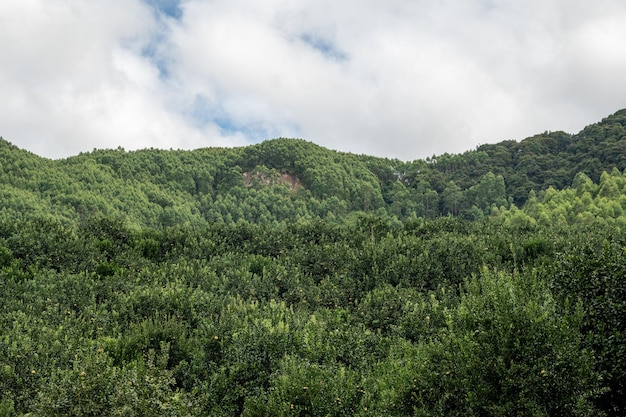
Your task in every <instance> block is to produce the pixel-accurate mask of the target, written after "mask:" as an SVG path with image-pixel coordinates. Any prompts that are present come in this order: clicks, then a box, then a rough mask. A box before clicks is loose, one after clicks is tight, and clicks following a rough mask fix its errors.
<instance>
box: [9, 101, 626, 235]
mask: <svg viewBox="0 0 626 417" xmlns="http://www.w3.org/2000/svg"><path fill="white" fill-rule="evenodd" d="M625 123H626V110H622V111H619V112H617V113H615V114H614V115H612V116H610V117H607V118H606V119H604V120H603V121H601V122H600V123H597V124H594V125H591V126H588V127H586V128H585V129H583V130H582V131H581V132H580V133H578V134H576V135H569V134H566V133H563V132H551V133H549V132H546V133H544V134H540V135H536V136H533V137H530V138H527V139H525V140H523V141H521V142H514V141H505V142H501V143H498V144H494V145H481V146H479V147H478V148H477V149H476V150H472V151H468V152H465V153H463V154H458V155H449V154H444V155H440V156H433V157H432V158H428V159H426V160H416V161H412V162H402V161H399V160H390V159H385V158H377V157H372V156H366V155H353V154H347V153H341V152H336V151H331V150H328V149H325V148H322V147H320V146H317V145H315V144H313V143H309V142H306V141H303V140H296V139H275V140H270V141H266V142H263V143H260V144H258V145H251V146H247V147H242V148H232V149H227V148H206V149H198V150H194V151H175V150H169V151H165V150H158V149H145V150H140V151H133V152H127V151H125V150H123V149H122V148H118V149H115V150H94V151H93V152H89V153H84V154H80V155H77V156H74V157H70V158H67V159H64V160H48V159H44V158H40V157H38V156H36V155H33V154H31V153H28V152H26V151H23V150H20V149H18V148H16V147H15V146H13V145H11V144H9V143H8V142H6V141H4V140H0V151H1V152H0V187H1V188H0V193H1V196H2V200H3V202H5V203H4V204H3V207H2V209H3V210H4V211H5V212H7V213H5V215H9V213H8V212H12V215H14V216H20V215H24V214H25V213H31V214H35V213H36V214H38V215H46V216H50V217H54V218H57V219H59V220H60V221H62V222H66V223H75V222H76V221H78V220H79V219H80V218H82V217H84V216H86V215H89V214H92V213H101V214H104V215H111V216H119V217H124V218H127V219H128V221H129V222H130V223H132V224H136V225H138V226H149V227H163V226H172V225H177V224H181V223H187V224H203V223H207V222H208V223H214V222H220V223H221V222H223V223H226V224H230V223H233V222H237V221H239V220H243V221H247V222H253V223H258V222H281V221H283V220H288V219H306V220H315V219H328V218H331V219H337V218H342V217H345V216H346V215H349V214H350V213H354V212H359V211H362V212H376V213H379V214H383V213H384V214H387V215H391V216H395V217H396V218H398V219H399V220H406V219H410V218H416V217H424V218H436V217H439V216H446V215H449V214H450V215H454V216H457V215H459V216H462V217H464V218H466V219H468V220H476V219H479V218H482V217H484V216H489V215H491V212H492V210H493V209H494V208H496V209H500V208H501V207H504V208H509V207H510V206H511V204H514V205H516V206H517V207H518V208H521V207H522V206H523V205H524V203H525V202H526V200H527V198H528V195H529V192H530V191H531V190H534V191H535V193H541V192H542V191H546V190H548V188H550V187H553V188H555V189H558V190H560V189H564V188H566V187H569V186H570V185H571V184H572V181H573V180H574V178H575V177H576V175H577V174H579V173H583V174H585V175H587V177H589V178H590V179H591V180H592V181H593V182H595V183H598V182H599V181H600V176H601V174H602V172H611V171H612V170H613V169H614V168H616V169H617V170H619V171H620V172H621V171H623V170H624V169H626V131H625V130H624V124H625ZM296 184H297V186H295V185H296Z"/></svg>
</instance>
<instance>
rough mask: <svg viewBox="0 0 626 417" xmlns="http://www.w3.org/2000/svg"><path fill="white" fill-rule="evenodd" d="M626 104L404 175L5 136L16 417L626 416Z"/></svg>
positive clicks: (389, 166)
mask: <svg viewBox="0 0 626 417" xmlns="http://www.w3.org/2000/svg"><path fill="white" fill-rule="evenodd" d="M625 122H626V111H624V110H623V111H619V112H617V113H615V114H614V115H612V116H610V117H608V118H606V119H604V120H603V121H601V122H600V123H598V124H594V125H591V126H588V127H587V128H585V129H584V130H583V131H581V132H580V133H578V134H575V135H569V134H566V133H563V132H551V133H549V132H546V133H544V134H541V135H537V136H533V137H531V138H528V139H525V140H523V141H521V142H514V141H506V142H501V143H499V144H495V145H481V146H479V147H478V148H477V149H476V150H472V151H468V152H466V153H463V154H460V155H448V154H445V155H441V156H433V157H432V158H428V159H426V160H417V161H413V162H403V161H399V160H390V159H385V158H377V157H372V156H367V155H353V154H346V153H340V152H335V151H331V150H328V149H324V148H322V147H319V146H317V145H315V144H312V143H309V142H306V141H303V140H295V139H276V140H271V141H266V142H263V143H260V144H258V145H252V146H248V147H242V148H234V149H225V148H224V149H222V148H219V149H218V148H207V149H198V150H194V151H175V150H169V151H165V150H158V149H145V150H140V151H133V152H127V151H125V150H123V149H121V148H119V149H115V150H94V151H93V152H89V153H84V154H80V155H77V156H74V157H70V158H67V159H63V160H49V159H45V158H40V157H38V156H36V155H34V154H32V153H29V152H27V151H24V150H21V149H19V148H17V147H15V146H13V145H11V144H10V143H8V142H6V141H4V140H0V201H1V205H0V416H25V415H31V416H88V415H98V416H155V415H167V416H268V415H272V416H274V415H275V416H467V415H480V416H511V415H516V416H601V415H606V416H621V415H624V414H625V412H626V401H625V400H624V399H625V398H626V387H625V382H626V381H625V380H624V375H626V361H625V359H624V358H626V336H625V334H624V330H623V329H624V325H625V323H626V281H625V280H624V277H625V276H626V250H625V247H626V215H625V213H626V173H625V169H626V148H625V146H626V131H624V123H625Z"/></svg>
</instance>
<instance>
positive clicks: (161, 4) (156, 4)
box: [144, 0, 183, 20]
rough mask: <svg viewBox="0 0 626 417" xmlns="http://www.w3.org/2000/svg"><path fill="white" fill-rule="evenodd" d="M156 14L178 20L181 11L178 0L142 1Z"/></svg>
mask: <svg viewBox="0 0 626 417" xmlns="http://www.w3.org/2000/svg"><path fill="white" fill-rule="evenodd" d="M144 1H145V2H146V4H148V5H149V6H151V7H152V8H153V9H154V10H156V11H157V12H158V13H160V14H163V15H165V16H169V17H171V18H174V19H177V20H178V19H180V18H181V17H182V15H183V11H182V9H181V8H180V0H144Z"/></svg>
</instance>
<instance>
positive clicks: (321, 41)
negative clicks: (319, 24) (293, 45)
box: [300, 33, 348, 61]
mask: <svg viewBox="0 0 626 417" xmlns="http://www.w3.org/2000/svg"><path fill="white" fill-rule="evenodd" d="M300 40H301V41H302V42H304V43H306V44H307V45H309V46H310V47H311V48H313V49H315V50H317V51H319V52H321V53H322V54H323V55H324V56H325V57H327V58H330V59H333V60H335V61H345V60H347V59H348V55H347V54H346V53H345V52H343V51H341V50H340V49H339V48H338V47H337V45H335V43H333V42H332V41H331V40H330V39H326V38H324V37H321V36H317V35H315V34H312V33H303V34H301V35H300Z"/></svg>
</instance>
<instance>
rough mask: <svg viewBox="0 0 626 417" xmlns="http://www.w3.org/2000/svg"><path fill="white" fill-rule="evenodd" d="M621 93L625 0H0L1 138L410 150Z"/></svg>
mask: <svg viewBox="0 0 626 417" xmlns="http://www.w3.org/2000/svg"><path fill="white" fill-rule="evenodd" d="M623 107H626V2H624V1H623V0H594V1H593V2H592V1H589V0H524V1H520V0H377V1H376V0H359V1H356V0H298V1H295V0H256V1H253V0H2V1H1V3H0V136H2V137H4V138H5V139H7V140H9V141H10V142H12V143H14V144H15V145H17V146H19V147H21V148H25V149H27V150H29V151H31V152H34V153H36V154H38V155H41V156H46V157H51V158H59V157H66V156H70V155H75V154H77V153H79V152H81V151H91V150H93V149H94V148H117V147H118V146H122V147H123V148H125V149H127V150H130V149H138V148H148V147H155V148H163V149H169V148H174V149H178V148H182V149H195V148H199V147H207V146H237V145H246V144H250V143H258V142H260V141H262V140H265V139H270V138H275V137H297V138H302V139H306V140H309V141H312V142H315V143H317V144H319V145H322V146H325V147H328V148H331V149H337V150H342V151H349V152H354V153H365V154H370V155H376V156H386V157H395V158H400V159H402V160H414V159H421V158H425V157H428V156H432V155H434V154H436V155H439V154H441V153H444V152H449V153H460V152H464V151H466V150H470V149H474V148H475V147H476V146H477V145H479V144H483V143H495V142H499V141H501V140H506V139H515V140H521V139H523V138H525V137H527V136H530V135H533V134H536V133H541V132H543V131H546V130H565V131H567V132H570V133H576V132H578V131H579V130H580V129H582V128H583V127H584V126H586V125H588V124H591V123H594V122H597V121H599V120H600V119H602V118H603V117H605V116H608V115H609V114H612V113H614V112H615V111H617V110H619V109H620V108H623Z"/></svg>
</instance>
